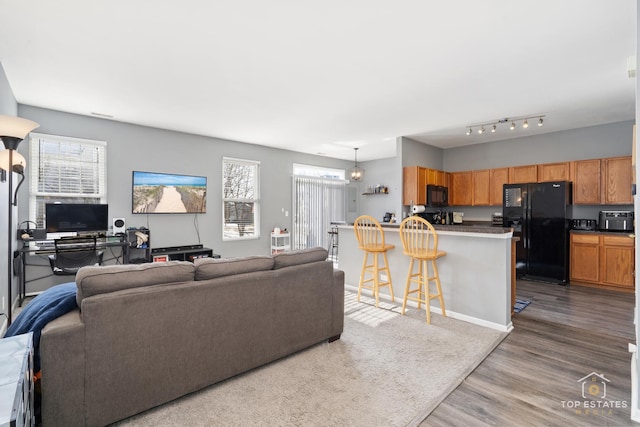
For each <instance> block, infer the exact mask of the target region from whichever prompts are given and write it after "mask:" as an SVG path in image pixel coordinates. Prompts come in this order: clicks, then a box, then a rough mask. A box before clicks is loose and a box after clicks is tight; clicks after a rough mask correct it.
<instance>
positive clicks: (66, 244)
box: [49, 236, 104, 275]
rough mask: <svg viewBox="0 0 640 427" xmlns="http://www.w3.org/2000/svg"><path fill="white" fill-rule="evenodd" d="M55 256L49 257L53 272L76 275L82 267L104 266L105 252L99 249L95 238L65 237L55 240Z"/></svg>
mask: <svg viewBox="0 0 640 427" xmlns="http://www.w3.org/2000/svg"><path fill="white" fill-rule="evenodd" d="M54 244H55V250H56V253H55V255H53V254H52V255H49V264H51V270H52V271H53V274H56V275H74V274H76V273H77V272H78V270H79V269H80V268H81V267H84V266H87V265H102V257H103V256H104V251H99V250H98V249H97V239H96V237H95V236H88V237H63V238H61V239H56V240H54Z"/></svg>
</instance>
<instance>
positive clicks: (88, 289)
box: [40, 248, 344, 427]
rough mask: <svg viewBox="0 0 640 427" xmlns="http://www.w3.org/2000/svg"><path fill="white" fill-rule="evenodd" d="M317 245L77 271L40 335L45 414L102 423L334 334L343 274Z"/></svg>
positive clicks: (57, 422) (339, 324) (340, 314)
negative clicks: (71, 292) (73, 298)
mask: <svg viewBox="0 0 640 427" xmlns="http://www.w3.org/2000/svg"><path fill="white" fill-rule="evenodd" d="M326 258H327V251H326V250H325V249H322V248H314V249H309V250H303V251H293V252H287V253H282V254H278V255H274V256H253V257H246V258H231V259H218V260H216V259H208V258H204V259H199V260H196V262H195V263H194V264H192V263H188V262H182V261H171V262H168V263H152V264H142V265H121V266H120V265H119V266H104V267H84V268H83V269H81V270H80V272H79V273H78V275H77V276H76V284H77V287H78V291H77V303H78V307H79V309H76V310H74V311H72V312H70V313H67V314H65V315H63V316H61V317H59V318H58V319H56V320H54V321H52V322H50V323H49V324H48V325H47V326H46V327H45V328H44V329H43V331H42V337H41V341H40V357H41V362H42V386H41V389H42V421H43V425H44V426H45V427H47V426H50V425H51V426H67V427H68V426H83V425H87V426H101V425H106V424H109V423H112V422H115V421H118V420H121V419H124V418H126V417H129V416H131V415H134V414H137V413H140V412H142V411H145V410H147V409H150V408H153V407H155V406H158V405H162V404H164V403H166V402H169V401H171V400H173V399H176V398H178V397H181V396H184V395H186V394H188V393H191V392H194V391H196V390H199V389H202V388H204V387H207V386H209V385H211V384H215V383H217V382H219V381H222V380H225V379H227V378H230V377H232V376H234V375H237V374H240V373H243V372H246V371H248V370H250V369H253V368H256V367H259V366H261V365H264V364H266V363H269V362H272V361H274V360H277V359H279V358H282V357H284V356H287V355H290V354H292V353H294V352H297V351H299V350H302V349H305V348H307V347H310V346H313V345H314V344H318V343H320V342H323V341H329V342H331V341H333V340H335V339H338V338H339V337H340V334H341V333H342V329H343V322H344V274H343V272H342V271H340V270H334V268H333V264H332V263H331V262H328V261H326Z"/></svg>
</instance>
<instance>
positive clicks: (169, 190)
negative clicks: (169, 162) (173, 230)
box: [132, 171, 207, 214]
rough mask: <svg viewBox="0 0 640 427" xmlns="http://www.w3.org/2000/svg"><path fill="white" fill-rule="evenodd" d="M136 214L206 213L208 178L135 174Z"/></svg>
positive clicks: (138, 172)
mask: <svg viewBox="0 0 640 427" xmlns="http://www.w3.org/2000/svg"><path fill="white" fill-rule="evenodd" d="M132 182H133V191H132V193H133V203H132V205H133V213H134V214H135V213H139V214H144V213H205V212H206V207H207V177H205V176H192V175H176V174H168V173H155V172H140V171H133V180H132Z"/></svg>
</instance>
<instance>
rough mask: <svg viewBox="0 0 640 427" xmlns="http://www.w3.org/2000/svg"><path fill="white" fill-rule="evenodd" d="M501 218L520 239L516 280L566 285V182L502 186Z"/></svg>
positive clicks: (568, 214)
mask: <svg viewBox="0 0 640 427" xmlns="http://www.w3.org/2000/svg"><path fill="white" fill-rule="evenodd" d="M502 218H503V223H504V226H505V227H513V230H514V233H513V234H514V237H519V238H520V240H519V241H518V242H516V276H517V277H521V278H524V279H530V280H538V281H544V282H551V283H558V284H563V285H566V284H567V283H569V226H570V222H571V221H570V219H571V183H570V182H566V181H558V182H537V183H528V184H504V187H503V197H502Z"/></svg>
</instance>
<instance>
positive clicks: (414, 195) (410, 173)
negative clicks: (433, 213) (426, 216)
mask: <svg viewBox="0 0 640 427" xmlns="http://www.w3.org/2000/svg"><path fill="white" fill-rule="evenodd" d="M412 203H413V204H414V205H425V204H427V169H426V168H423V167H420V166H407V167H405V168H403V169H402V204H403V205H405V206H409V205H411V204H412Z"/></svg>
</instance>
